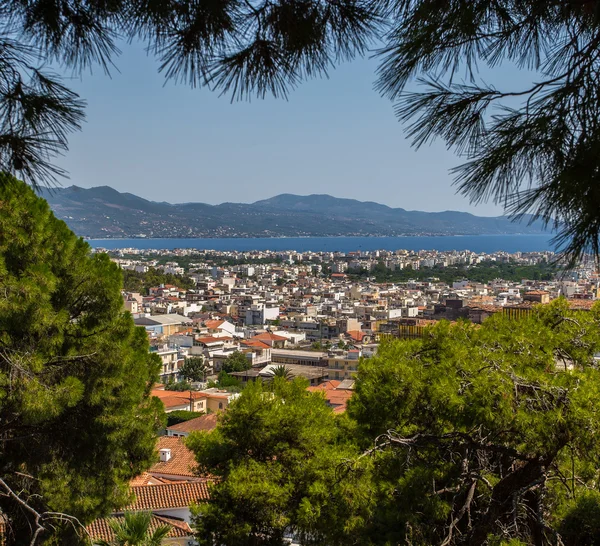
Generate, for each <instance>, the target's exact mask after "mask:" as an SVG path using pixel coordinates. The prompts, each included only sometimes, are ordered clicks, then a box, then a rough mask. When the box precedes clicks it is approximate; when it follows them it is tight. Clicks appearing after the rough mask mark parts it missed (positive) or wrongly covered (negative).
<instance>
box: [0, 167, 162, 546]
mask: <svg viewBox="0 0 600 546" xmlns="http://www.w3.org/2000/svg"><path fill="white" fill-rule="evenodd" d="M120 287H121V274H120V271H119V268H118V267H117V266H116V265H115V264H113V263H112V262H111V261H110V260H109V258H108V256H106V255H102V254H96V255H91V253H90V248H89V246H88V244H87V243H85V242H84V241H83V240H82V239H80V238H78V237H76V236H75V235H74V234H73V233H72V232H71V231H70V230H69V229H68V228H67V226H66V225H65V224H64V222H62V221H59V220H57V219H56V218H55V217H54V216H53V214H52V212H51V211H50V209H49V207H48V204H47V203H46V201H44V200H43V199H40V198H38V197H36V196H35V194H34V192H33V191H32V190H31V189H30V188H29V187H28V186H27V185H26V184H24V183H22V182H19V181H17V180H15V179H13V178H11V177H9V176H8V175H6V174H0V294H1V295H2V296H1V297H0V431H1V435H0V478H1V479H2V480H3V481H4V483H6V484H7V486H8V487H10V488H11V489H12V490H13V491H17V492H20V495H21V498H22V499H23V500H25V501H26V502H28V503H29V504H30V505H31V506H32V507H33V508H35V509H36V510H38V511H47V510H52V511H60V512H66V513H68V514H71V515H72V516H76V517H78V518H79V519H80V520H81V521H82V522H84V523H85V522H87V521H90V520H91V519H93V518H95V517H97V516H103V515H106V514H107V513H109V512H110V511H111V510H112V509H113V508H115V507H116V506H117V505H122V504H126V503H127V501H128V492H127V490H128V480H129V479H130V478H132V477H133V476H135V475H137V474H139V473H140V472H141V471H143V470H144V469H146V468H148V466H149V465H150V464H151V463H152V461H153V459H154V444H155V432H156V430H157V428H158V426H159V425H160V424H161V419H162V409H161V408H160V403H158V401H157V400H156V399H153V398H151V397H150V388H151V386H152V384H153V383H154V381H155V380H156V379H157V373H158V369H159V364H160V362H159V360H158V358H157V357H156V356H152V355H150V354H149V353H148V342H147V337H146V334H145V332H144V330H143V329H138V328H135V326H134V324H133V321H132V319H131V317H130V315H129V314H127V313H123V312H122V311H121V308H122V298H121V294H120ZM0 510H1V511H2V512H3V513H4V514H5V515H6V517H7V518H8V525H7V528H8V530H9V537H8V538H9V542H10V541H13V542H15V543H22V542H23V543H27V544H29V541H30V540H31V533H30V525H31V524H32V520H31V513H29V512H27V511H26V510H24V509H23V507H22V506H20V505H19V504H18V503H16V502H15V500H14V499H13V498H11V497H8V496H3V495H0Z"/></svg>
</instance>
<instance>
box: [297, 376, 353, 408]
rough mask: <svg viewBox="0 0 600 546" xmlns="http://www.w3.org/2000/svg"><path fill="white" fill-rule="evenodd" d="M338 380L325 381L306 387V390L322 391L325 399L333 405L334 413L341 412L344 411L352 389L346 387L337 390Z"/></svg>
mask: <svg viewBox="0 0 600 546" xmlns="http://www.w3.org/2000/svg"><path fill="white" fill-rule="evenodd" d="M339 384H340V382H339V381H335V380H333V381H326V382H325V383H322V384H321V385H317V386H315V387H307V389H306V390H307V391H309V392H322V393H324V395H325V400H327V403H328V404H329V405H330V406H333V411H334V412H335V413H343V412H345V411H346V405H347V403H348V400H350V397H351V396H352V391H349V390H346V389H340V390H338V389H337V387H338V386H339Z"/></svg>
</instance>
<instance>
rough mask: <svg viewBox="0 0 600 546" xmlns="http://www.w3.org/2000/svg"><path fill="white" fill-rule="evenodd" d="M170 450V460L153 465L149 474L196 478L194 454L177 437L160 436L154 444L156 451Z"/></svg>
mask: <svg viewBox="0 0 600 546" xmlns="http://www.w3.org/2000/svg"><path fill="white" fill-rule="evenodd" d="M161 449H170V450H171V458H170V459H169V460H168V461H166V462H162V461H159V462H157V463H155V464H154V465H153V466H152V468H150V470H149V473H150V474H166V475H168V476H181V477H186V478H189V477H196V474H195V470H196V466H197V464H196V460H195V459H194V454H193V453H192V452H191V451H190V450H189V449H188V448H187V446H186V445H185V441H184V439H183V438H180V437H177V436H160V437H159V438H158V442H157V444H156V451H157V452H158V451H159V450H161Z"/></svg>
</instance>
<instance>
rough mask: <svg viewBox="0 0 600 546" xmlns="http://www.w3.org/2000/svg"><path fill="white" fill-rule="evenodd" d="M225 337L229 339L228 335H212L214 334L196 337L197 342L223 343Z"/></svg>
mask: <svg viewBox="0 0 600 546" xmlns="http://www.w3.org/2000/svg"><path fill="white" fill-rule="evenodd" d="M226 339H231V338H230V337H214V336H205V337H199V338H196V341H197V342H198V343H204V344H207V343H223V342H224V341H225V340H226Z"/></svg>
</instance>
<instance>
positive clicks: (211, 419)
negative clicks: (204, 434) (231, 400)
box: [167, 413, 218, 432]
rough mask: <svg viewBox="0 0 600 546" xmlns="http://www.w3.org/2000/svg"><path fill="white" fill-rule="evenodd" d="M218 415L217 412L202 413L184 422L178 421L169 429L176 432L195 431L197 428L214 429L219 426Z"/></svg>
mask: <svg viewBox="0 0 600 546" xmlns="http://www.w3.org/2000/svg"><path fill="white" fill-rule="evenodd" d="M217 420H218V415H217V414H216V413H209V414H208V415H201V416H200V417H196V418H195V419H190V420H189V421H184V422H183V423H177V424H176V425H173V426H170V427H168V429H167V430H172V431H175V432H194V431H197V430H206V431H210V430H214V429H215V428H216V427H217Z"/></svg>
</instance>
